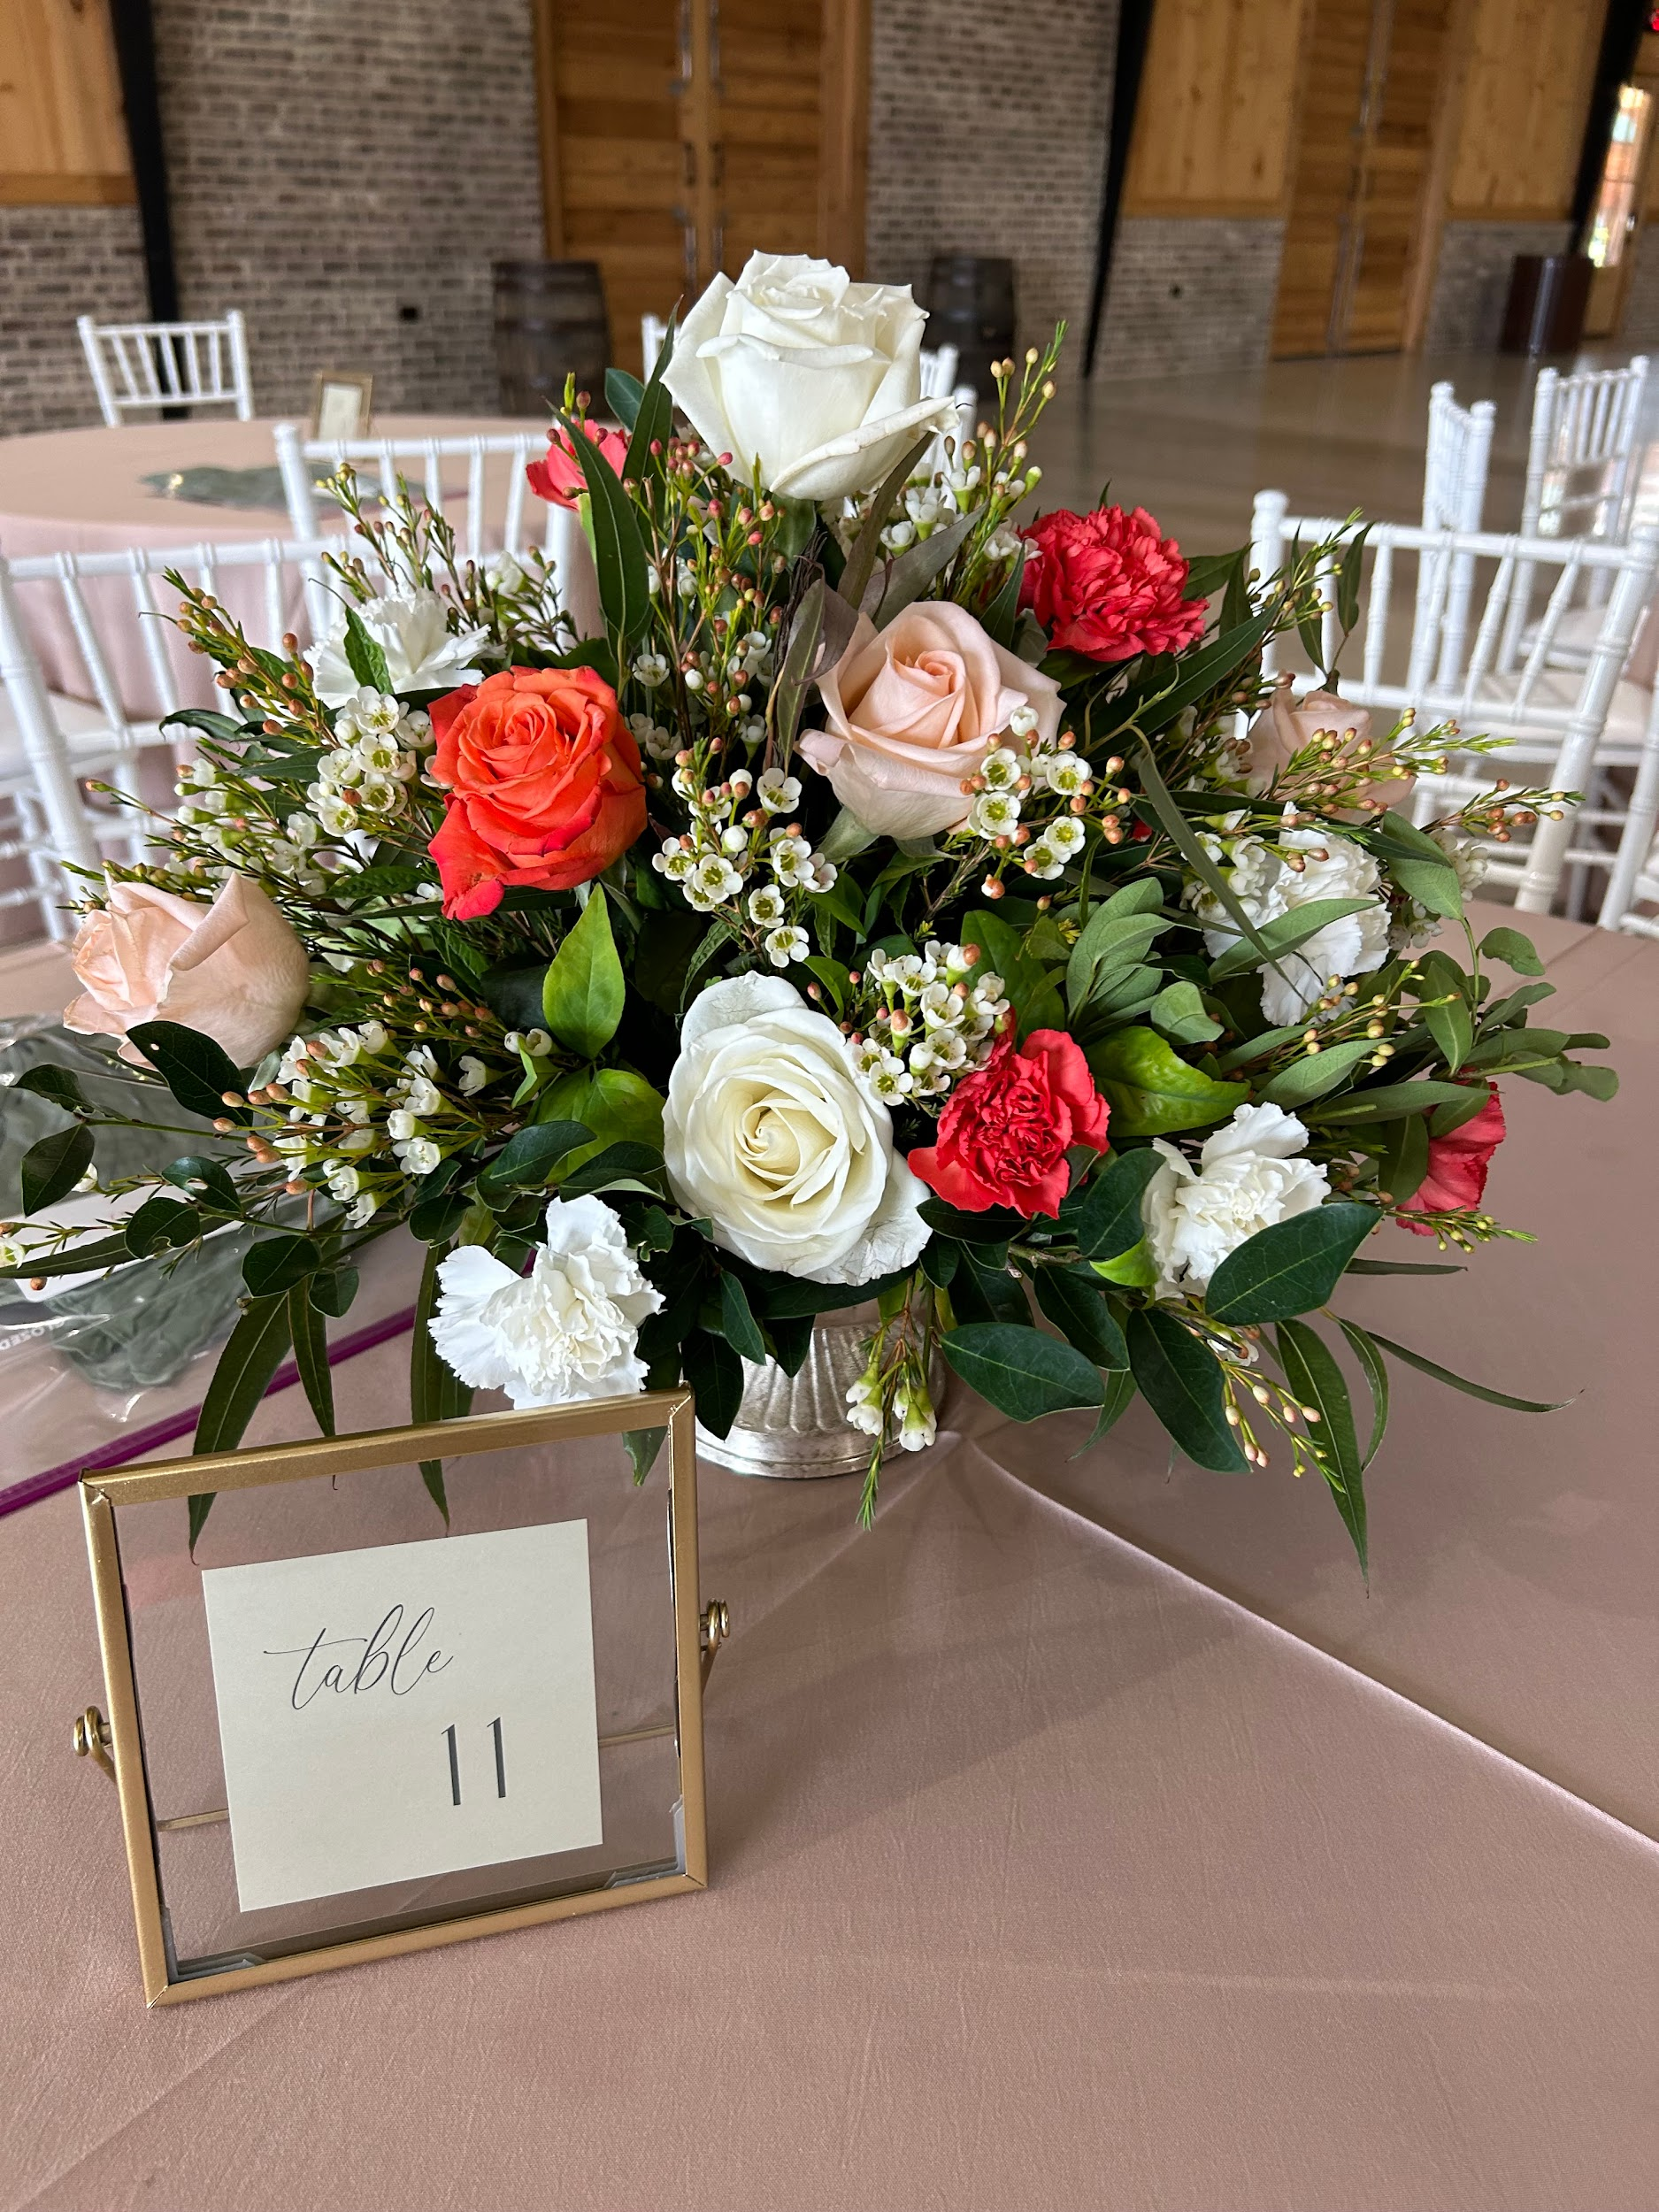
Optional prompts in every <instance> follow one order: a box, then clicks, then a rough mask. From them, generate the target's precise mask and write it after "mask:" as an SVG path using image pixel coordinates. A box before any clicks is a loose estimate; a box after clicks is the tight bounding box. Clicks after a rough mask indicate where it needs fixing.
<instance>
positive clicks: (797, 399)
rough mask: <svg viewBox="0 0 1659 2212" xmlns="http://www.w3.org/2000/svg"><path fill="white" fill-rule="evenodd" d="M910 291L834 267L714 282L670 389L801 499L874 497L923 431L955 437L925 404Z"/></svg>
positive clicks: (796, 262)
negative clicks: (861, 279) (854, 278)
mask: <svg viewBox="0 0 1659 2212" xmlns="http://www.w3.org/2000/svg"><path fill="white" fill-rule="evenodd" d="M926 320H927V318H926V315H924V314H923V312H922V311H921V309H920V308H919V307H918V306H917V304H916V303H915V301H914V300H913V299H912V298H911V297H910V287H909V285H894V284H855V283H853V281H852V280H851V279H850V278H849V276H848V274H847V272H846V270H845V269H838V268H837V267H836V266H835V265H834V264H833V262H829V261H814V260H811V259H810V258H809V257H807V256H806V255H805V254H798V253H796V254H769V253H756V254H751V255H750V256H749V265H748V266H747V267H746V268H745V269H744V271H743V273H742V275H741V277H739V279H738V280H737V282H736V283H735V284H733V282H732V280H731V279H730V277H726V276H717V277H716V278H715V280H714V281H713V283H712V284H711V285H710V287H709V288H708V290H707V291H706V292H705V293H704V294H703V297H702V298H701V299H700V300H699V301H698V302H697V303H696V305H695V307H694V308H693V309H692V311H691V312H690V313H689V314H688V315H687V318H686V319H685V321H684V322H683V323H682V324H681V326H680V333H679V335H678V337H677V338H676V340H675V342H674V353H673V358H672V361H671V362H670V364H669V366H668V368H667V371H666V372H665V373H664V378H663V381H664V383H665V384H666V385H667V387H668V388H669V390H670V392H672V395H673V396H674V398H675V399H676V400H677V401H678V402H679V403H680V406H681V408H682V409H683V410H684V411H685V412H686V413H687V415H688V416H689V417H690V418H691V421H692V424H693V426H694V427H695V430H696V432H697V434H698V435H699V437H701V438H702V439H703V442H704V443H705V444H706V445H709V446H710V447H712V449H714V451H715V452H716V453H729V454H731V455H732V457H733V468H734V470H735V471H736V472H738V473H740V474H741V475H744V476H747V475H748V474H749V471H750V470H751V468H752V467H754V466H756V465H758V467H759V470H760V476H761V480H762V482H763V483H764V484H765V485H767V486H768V487H769V488H771V489H772V491H775V492H783V493H786V494H787V495H788V496H789V497H790V498H792V499H841V498H846V497H849V496H851V495H855V494H856V493H859V492H865V491H870V490H871V489H872V488H874V486H876V485H877V484H879V482H880V481H881V480H882V478H883V477H884V476H885V475H886V474H887V472H888V470H889V469H890V468H892V466H893V465H894V464H895V461H897V460H898V459H899V457H901V455H902V453H903V452H904V451H905V449H907V448H908V447H910V446H911V445H913V444H914V443H915V442H916V440H917V439H918V437H919V436H920V435H921V434H922V433H923V432H924V431H926V430H931V429H938V430H948V429H950V428H953V427H954V426H955V422H956V407H955V403H954V402H953V401H951V400H949V399H924V398H923V397H922V396H921V390H922V369H921V351H922V327H923V325H924V324H925V323H926Z"/></svg>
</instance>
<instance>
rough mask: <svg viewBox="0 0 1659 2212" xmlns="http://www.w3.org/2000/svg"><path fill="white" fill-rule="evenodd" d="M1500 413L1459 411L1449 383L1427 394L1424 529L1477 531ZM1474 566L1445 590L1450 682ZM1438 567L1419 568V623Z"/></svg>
mask: <svg viewBox="0 0 1659 2212" xmlns="http://www.w3.org/2000/svg"><path fill="white" fill-rule="evenodd" d="M1496 414H1497V410H1496V408H1495V407H1494V405H1493V403H1492V402H1491V401H1490V400H1489V399H1478V400H1476V401H1475V403H1474V404H1473V405H1472V406H1470V407H1460V406H1459V405H1458V403H1457V395H1456V393H1455V390H1454V389H1453V388H1452V386H1451V385H1450V384H1444V383H1442V384H1435V385H1432V386H1431V387H1430V390H1429V435H1428V444H1427V446H1426V448H1425V452H1424V458H1423V527H1424V528H1425V530H1479V527H1480V521H1481V515H1482V511H1483V510H1484V508H1485V506H1486V471H1487V468H1488V466H1489V465H1490V462H1491V457H1492V431H1493V425H1494V419H1495V417H1496ZM1474 577H1475V565H1474V563H1473V561H1472V560H1471V559H1469V558H1468V557H1466V556H1465V557H1463V558H1461V559H1459V560H1458V562H1457V563H1456V565H1455V568H1454V569H1453V571H1452V572H1451V574H1450V575H1449V576H1448V579H1447V582H1446V587H1445V606H1446V611H1445V617H1444V620H1443V623H1442V629H1441V672H1442V673H1443V674H1444V675H1445V676H1447V677H1448V679H1449V676H1450V673H1451V671H1452V670H1453V669H1454V668H1455V666H1456V664H1457V658H1458V655H1459V653H1460V651H1461V649H1462V642H1463V637H1464V635H1465V634H1466V633H1467V629H1468V622H1469V600H1470V595H1471V592H1472V590H1473V588H1474ZM1434 582H1435V579H1434V562H1433V559H1432V557H1427V556H1425V557H1424V558H1423V559H1422V560H1421V561H1419V563H1418V565H1417V620H1418V622H1419V623H1421V622H1422V621H1424V620H1425V618H1426V615H1427V611H1428V605H1429V600H1430V597H1431V595H1432V592H1433V590H1434Z"/></svg>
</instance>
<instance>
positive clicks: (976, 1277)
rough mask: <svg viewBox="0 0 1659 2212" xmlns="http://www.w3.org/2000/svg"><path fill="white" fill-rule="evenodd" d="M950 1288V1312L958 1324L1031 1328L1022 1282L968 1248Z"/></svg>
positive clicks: (1029, 1310)
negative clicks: (997, 1322)
mask: <svg viewBox="0 0 1659 2212" xmlns="http://www.w3.org/2000/svg"><path fill="white" fill-rule="evenodd" d="M959 1250H960V1251H961V1253H962V1263H961V1265H960V1266H959V1267H958V1268H957V1270H956V1275H955V1277H954V1278H953V1279H952V1281H951V1286H950V1310H951V1311H952V1313H954V1314H955V1316H956V1320H957V1321H958V1323H961V1324H967V1323H981V1322H991V1321H1005V1322H1007V1323H1008V1324H1009V1325H1010V1327H1012V1328H1019V1329H1027V1328H1029V1327H1030V1326H1031V1307H1030V1304H1029V1303H1028V1302H1027V1300H1026V1296H1025V1283H1024V1282H1023V1281H1022V1280H1020V1279H1018V1278H1017V1277H1015V1276H1012V1275H1010V1273H1009V1272H1008V1271H1007V1269H1006V1268H1005V1267H1003V1266H1001V1265H991V1264H988V1263H987V1262H986V1261H985V1260H984V1258H983V1257H982V1256H981V1253H980V1252H977V1251H975V1250H974V1249H973V1248H972V1247H970V1246H967V1245H963V1246H960V1247H959Z"/></svg>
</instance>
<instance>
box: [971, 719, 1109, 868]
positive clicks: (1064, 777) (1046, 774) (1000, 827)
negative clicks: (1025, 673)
mask: <svg viewBox="0 0 1659 2212" xmlns="http://www.w3.org/2000/svg"><path fill="white" fill-rule="evenodd" d="M1008 734H1009V736H1010V737H1011V738H1012V739H1014V740H1015V741H1016V742H1017V743H1018V744H1019V745H1021V746H1023V747H1025V750H1024V751H1023V752H1017V751H1016V750H1015V749H1014V748H1013V746H1010V745H999V746H997V747H996V749H995V751H993V752H990V753H987V756H986V757H985V759H984V761H983V762H982V763H981V764H980V767H979V773H978V775H977V776H976V777H975V778H974V784H975V787H976V789H977V790H978V793H979V795H978V796H977V797H976V798H975V800H974V802H973V806H972V810H971V811H970V813H969V815H968V819H967V823H966V827H967V829H968V830H969V831H970V833H972V835H974V836H976V837H982V838H984V839H985V840H986V841H987V843H996V842H998V841H1000V840H1002V839H1004V838H1006V839H1008V840H1009V841H1010V843H1012V844H1013V845H1015V846H1018V849H1019V864H1020V866H1021V867H1022V868H1023V869H1024V870H1025V873H1026V874H1027V875H1028V876H1034V877H1035V878H1036V879H1037V880H1038V881H1039V882H1040V883H1052V882H1053V881H1054V880H1055V879H1056V877H1057V876H1059V875H1060V874H1061V873H1062V872H1063V871H1064V867H1065V864H1066V863H1067V861H1069V860H1072V859H1075V858H1076V856H1077V855H1078V854H1079V852H1081V851H1082V849H1083V845H1084V841H1085V831H1084V828H1083V824H1082V821H1081V819H1080V816H1081V815H1082V813H1083V811H1084V810H1085V809H1086V808H1087V804H1088V801H1089V798H1090V796H1091V795H1092V794H1093V792H1094V771H1093V769H1092V768H1091V767H1090V765H1089V764H1088V762H1087V760H1085V759H1084V758H1083V757H1082V756H1081V754H1079V752H1078V751H1077V750H1076V749H1075V741H1074V739H1073V738H1072V736H1071V732H1070V731H1069V730H1068V731H1066V732H1064V733H1063V734H1062V735H1060V736H1058V737H1056V738H1054V739H1051V740H1045V739H1044V738H1043V736H1042V734H1041V732H1040V730H1039V729H1038V726H1037V714H1036V710H1035V709H1034V708H1033V707H1029V706H1022V707H1017V708H1016V709H1015V710H1014V713H1013V715H1012V716H1011V718H1010V721H1009V726H1008ZM1056 800H1058V801H1059V802H1060V803H1061V805H1062V808H1063V811H1061V812H1059V813H1057V814H1056V815H1055V816H1054V817H1053V818H1052V819H1051V820H1049V821H1047V822H1042V823H1041V824H1040V826H1039V827H1038V829H1037V832H1036V834H1035V835H1034V836H1033V834H1032V832H1031V827H1030V825H1029V824H1028V823H1022V821H1021V816H1022V814H1025V813H1029V812H1032V811H1033V810H1038V809H1046V808H1048V807H1049V806H1051V805H1052V804H1053V803H1054V802H1055V801H1056Z"/></svg>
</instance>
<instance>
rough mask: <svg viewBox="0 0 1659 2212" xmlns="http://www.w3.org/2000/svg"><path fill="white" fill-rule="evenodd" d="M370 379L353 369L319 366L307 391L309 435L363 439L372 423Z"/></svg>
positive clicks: (332, 439) (372, 382)
mask: <svg viewBox="0 0 1659 2212" xmlns="http://www.w3.org/2000/svg"><path fill="white" fill-rule="evenodd" d="M373 396H374V379H373V376H370V375H359V374H358V373H357V372H356V371H353V370H342V369H319V371H318V373H317V381H316V383H315V385H314V386H313V387H312V390H311V435H312V437H313V438H326V439H329V440H330V441H334V440H338V439H346V438H366V437H367V436H368V434H369V430H370V427H371V426H372V424H373V419H374V416H373Z"/></svg>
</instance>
